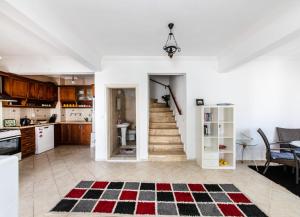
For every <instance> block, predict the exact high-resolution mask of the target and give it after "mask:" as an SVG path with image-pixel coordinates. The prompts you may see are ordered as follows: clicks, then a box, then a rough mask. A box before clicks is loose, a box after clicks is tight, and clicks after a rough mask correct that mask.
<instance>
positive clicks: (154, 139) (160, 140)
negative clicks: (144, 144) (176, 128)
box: [149, 135, 181, 143]
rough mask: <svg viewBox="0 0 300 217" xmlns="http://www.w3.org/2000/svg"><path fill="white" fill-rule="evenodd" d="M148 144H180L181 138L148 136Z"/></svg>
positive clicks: (177, 136)
mask: <svg viewBox="0 0 300 217" xmlns="http://www.w3.org/2000/svg"><path fill="white" fill-rule="evenodd" d="M149 142H150V143H180V142H181V138H180V136H179V135H176V136H151V135H150V136H149Z"/></svg>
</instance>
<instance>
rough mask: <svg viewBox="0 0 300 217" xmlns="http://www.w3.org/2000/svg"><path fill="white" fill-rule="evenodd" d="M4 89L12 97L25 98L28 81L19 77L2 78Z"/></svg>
mask: <svg viewBox="0 0 300 217" xmlns="http://www.w3.org/2000/svg"><path fill="white" fill-rule="evenodd" d="M4 91H5V93H7V94H8V95H10V96H11V97H13V98H20V99H23V98H27V93H28V82H27V81H25V80H21V79H19V78H10V77H6V78H4Z"/></svg>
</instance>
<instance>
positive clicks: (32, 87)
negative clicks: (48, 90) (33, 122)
mask: <svg viewBox="0 0 300 217" xmlns="http://www.w3.org/2000/svg"><path fill="white" fill-rule="evenodd" d="M28 89H29V90H28V99H32V100H37V99H38V98H39V84H38V83H37V82H34V81H30V82H29V84H28Z"/></svg>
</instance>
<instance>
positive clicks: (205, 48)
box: [9, 0, 294, 57]
mask: <svg viewBox="0 0 300 217" xmlns="http://www.w3.org/2000/svg"><path fill="white" fill-rule="evenodd" d="M9 2H10V3H11V4H12V5H14V7H16V8H17V9H19V10H20V11H22V12H23V13H25V14H26V15H28V16H30V17H31V19H33V20H35V21H36V22H38V23H39V24H40V25H41V26H45V27H48V28H49V29H50V30H52V31H60V33H61V35H62V36H63V37H65V38H66V39H68V37H69V36H71V35H72V36H76V37H77V38H79V39H80V40H81V41H83V42H84V44H85V45H86V46H87V47H88V48H89V49H90V50H94V51H95V52H96V53H97V55H99V57H101V56H104V55H108V56H122V55H126V56H127V55H128V56H158V55H165V54H164V52H163V50H162V46H163V44H164V42H165V40H166V37H167V34H168V29H167V24H168V23H169V22H174V23H175V29H174V31H175V35H176V38H177V41H178V43H179V45H180V46H181V48H182V53H181V54H182V55H185V56H203V55H204V56H210V55H213V56H215V55H217V54H218V53H219V52H221V51H222V50H223V49H224V48H226V47H227V46H228V45H230V44H231V43H232V42H233V41H234V40H235V39H236V38H237V37H238V36H239V35H240V34H241V33H243V32H246V31H247V30H248V29H249V28H250V27H251V26H253V25H255V24H256V23H257V22H260V21H261V20H263V19H266V18H267V17H268V16H274V15H278V14H279V13H281V12H284V11H285V10H286V9H287V8H289V7H290V6H291V5H292V3H294V1H293V0H292V1H289V0H163V1H162V0H151V1H150V0H130V1H128V0H43V1H40V0H10V1H9Z"/></svg>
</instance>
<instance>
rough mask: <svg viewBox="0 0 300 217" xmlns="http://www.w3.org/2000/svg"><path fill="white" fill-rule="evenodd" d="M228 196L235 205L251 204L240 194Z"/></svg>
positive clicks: (229, 194)
mask: <svg viewBox="0 0 300 217" xmlns="http://www.w3.org/2000/svg"><path fill="white" fill-rule="evenodd" d="M228 196H229V197H230V198H231V200H233V201H234V202H235V203H251V201H250V200H249V199H248V198H247V197H246V196H245V195H244V194H242V193H228Z"/></svg>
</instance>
